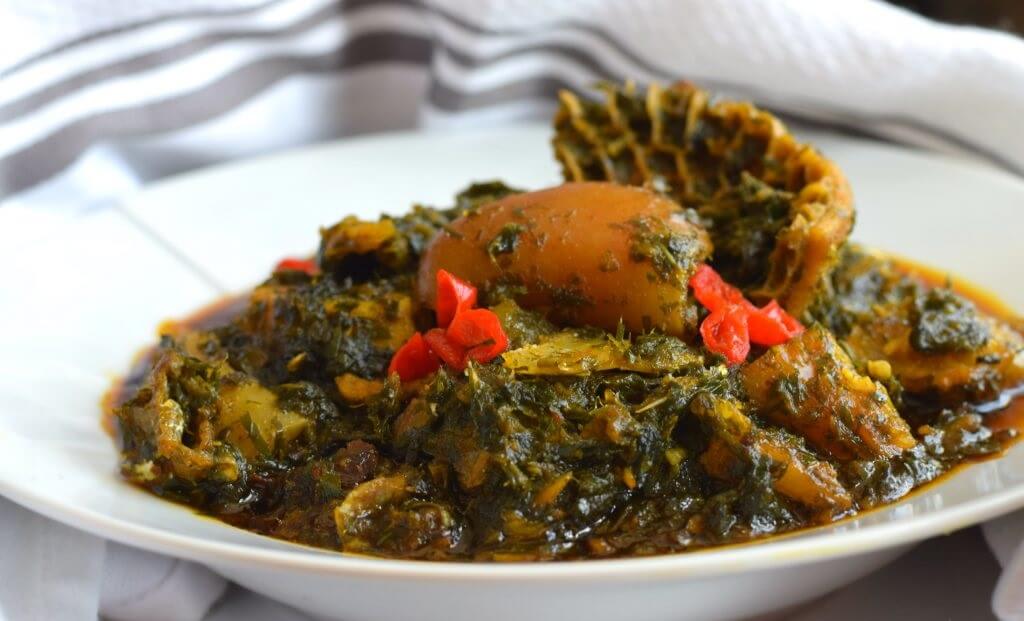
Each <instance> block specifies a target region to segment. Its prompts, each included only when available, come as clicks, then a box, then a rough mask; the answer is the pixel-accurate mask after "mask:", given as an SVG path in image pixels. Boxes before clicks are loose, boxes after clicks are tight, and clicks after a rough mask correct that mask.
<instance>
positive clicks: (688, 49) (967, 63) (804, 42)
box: [0, 0, 1024, 620]
mask: <svg viewBox="0 0 1024 621" xmlns="http://www.w3.org/2000/svg"><path fill="white" fill-rule="evenodd" d="M86 5H87V6H86ZM140 7H141V8H140ZM100 17H102V19H100ZM367 41H373V42H374V43H373V45H371V44H369V43H367ZM608 77H610V78H623V77H632V78H636V79H637V80H639V81H647V80H652V79H659V80H667V79H674V78H677V77H685V78H688V79H691V80H693V81H695V82H698V83H700V84H703V85H705V86H707V87H709V88H711V89H713V90H717V91H721V92H725V93H729V94H733V95H737V96H742V97H752V98H754V99H755V100H757V101H758V102H760V103H762V104H765V105H767V106H769V107H773V108H774V109H777V110H781V111H784V112H788V113H790V114H791V115H795V116H798V117H803V118H810V119H817V120H823V121H826V122H830V123H834V124H838V125H840V126H842V127H845V128H847V129H851V130H853V131H857V132H861V133H866V134H872V135H877V136H884V137H887V138H889V139H892V140H897V141H904V142H908V143H912V144H916V145H919V146H923V147H927V148H932V149H938V150H943V151H953V152H958V153H968V154H971V155H974V156H976V157H981V158H984V159H986V160H987V161H989V162H991V163H993V164H994V165H998V166H1001V167H1004V168H1006V169H1009V170H1011V171H1015V172H1018V173H1020V172H1021V171H1024V129H1022V126H1021V125H1020V124H1019V116H1020V111H1021V110H1024V42H1022V41H1021V40H1019V39H1017V38H1015V37H1012V36H1009V35H1004V34H999V33H994V32H989V31H982V30H978V29H972V28H958V27H951V26H945V25H940V24H937V23H934V22H930V21H927V20H924V19H922V18H919V17H916V16H914V15H912V14H910V13H907V12H904V11H902V10H900V9H896V8H893V7H891V6H888V5H885V4H882V3H879V2H873V1H868V0H849V1H847V2H842V3H838V2H836V3H833V2H819V1H816V0H774V1H771V2H761V1H757V0H723V1H720V2H706V1H704V0H561V1H553V0H552V1H550V2H538V1H536V0H424V1H423V2H414V1H411V0H409V1H396V2H389V3H366V2H359V3H345V4H339V3H337V2H336V1H335V0H270V1H263V0H260V1H257V0H251V1H250V0H207V1H202V0H190V1H189V2H187V3H174V2H167V1H166V0H159V1H154V0H148V1H147V2H125V1H123V0H93V1H92V2H90V3H85V4H83V3H79V2H76V1H75V0H8V1H7V2H5V3H0V201H2V202H0V222H2V221H3V218H4V217H5V214H4V210H5V208H12V209H13V211H12V212H11V213H18V212H20V213H25V211H29V212H36V213H46V214H47V216H46V217H47V218H60V217H64V216H65V215H68V214H73V213H76V212H78V211H80V210H82V209H85V208H93V207H94V206H96V205H99V204H101V203H103V202H104V201H110V200H112V199H113V200H116V198H117V196H119V195H120V194H121V193H123V192H125V191H127V190H130V189H132V188H133V187H136V186H137V185H139V184H142V183H145V182H148V181H150V180H153V179H157V178H160V177H163V176H165V175H168V174H172V173H175V172H179V171H183V170H187V169H190V168H195V167H198V166H202V165H207V164H210V163H213V162H216V161H222V160H226V159H233V158H237V157H242V156H245V155H250V154H256V153H261V152H265V151H270V150H275V149H279V148H282V147H286V146H291V145H295V144H302V143H306V142H312V141H317V140H323V139H328V138H333V137H338V136H343V135H351V134H354V133H361V132H366V131H378V130H384V129H397V128H406V127H414V126H417V125H419V126H428V127H435V128H448V127H452V128H462V127H472V126H481V125H490V124H496V123H502V122H506V121H510V120H517V119H521V118H525V117H542V116H544V115H546V114H547V113H548V112H549V111H550V109H551V107H552V103H551V102H552V97H551V95H552V94H553V92H554V90H555V89H556V88H558V87H560V86H571V87H574V88H585V87H586V86H588V85H589V84H590V83H592V82H593V81H594V80H596V79H600V78H608ZM499 172H500V171H499ZM41 234H44V233H41ZM0 412H2V403H0ZM0 417H2V413H0ZM984 530H985V536H986V538H987V540H988V542H989V545H990V546H991V547H992V549H993V550H994V551H995V553H996V555H997V556H998V558H999V559H1000V562H1002V563H1003V565H1004V566H1005V570H1004V572H1003V576H1002V579H1001V581H1000V583H999V586H998V588H997V589H996V591H995V595H994V600H993V609H994V611H995V612H996V613H997V614H998V615H999V616H1000V617H1001V618H1003V619H1024V552H1021V551H1020V550H1019V544H1020V542H1021V541H1022V538H1024V513H1019V514H1014V515H1012V516H1008V517H1006V518H1002V519H1000V520H996V521H994V522H992V523H990V524H987V525H985V527H984ZM925 558H930V557H925ZM880 582H882V583H884V582H885V581H884V580H883V581H880ZM872 584H874V586H872V587H871V588H872V589H875V590H876V591H875V592H876V593H877V592H878V591H877V589H883V588H884V584H875V583H872ZM861 588H867V587H861ZM224 590H225V581H224V580H223V579H222V578H220V577H219V576H217V575H215V574H213V573H212V572H210V571H209V570H207V569H205V568H203V567H200V566H197V565H194V564H191V563H185V562H180V561H176V560H172V559H168V558H166V557H161V556H158V555H153V554H149V553H146V552H139V551H135V550H130V549H127V548H124V547H122V546H118V545H116V544H111V543H104V542H103V541H101V540H99V539H96V538H94V537H91V536H88V535H84V534H81V533H78V532H76V531H74V530H72V529H69V528H67V527H64V526H62V525H59V524H57V523H55V522H51V521H49V520H46V519H44V518H41V517H39V516H36V515H34V514H32V513H30V512H28V511H26V510H24V509H21V508H19V507H17V506H15V505H13V504H12V503H10V502H8V501H5V500H2V499H0V619H12V620H14V619H86V618H95V617H96V616H97V614H98V613H100V614H102V615H103V616H105V617H107V618H111V619H117V620H119V619H154V620H159V619H182V620H189V619H202V618H204V616H205V617H206V618H215V619H227V618H254V619H258V618H267V619H270V618H273V619H279V618H287V616H288V615H292V616H294V618H301V616H299V615H297V614H296V613H293V612H291V611H289V610H288V609H285V608H283V607H274V606H273V605H271V604H269V603H268V602H267V601H266V600H264V599H261V598H259V597H258V596H256V595H254V594H248V593H245V592H244V591H242V590H240V589H238V588H237V587H232V588H231V589H230V590H229V591H228V596H227V599H226V600H223V601H221V603H219V604H217V605H216V607H213V606H214V602H215V601H216V600H217V599H218V598H219V597H221V595H222V594H223V593H224ZM883 596H884V595H883ZM211 607H213V608H211ZM261 611H262V614H263V616H259V615H260V614H261ZM804 614H805V616H804V617H801V618H812V617H806V613H804ZM980 614H981V613H980V611H979V615H980ZM250 615H256V616H250Z"/></svg>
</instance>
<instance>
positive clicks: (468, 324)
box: [448, 308, 508, 362]
mask: <svg viewBox="0 0 1024 621" xmlns="http://www.w3.org/2000/svg"><path fill="white" fill-rule="evenodd" d="M448 338H449V339H450V340H451V341H454V342H455V343H457V344H459V345H461V346H463V347H465V348H466V355H467V356H468V357H469V358H471V359H473V360H475V361H477V362H488V361H490V360H493V359H494V358H495V357H496V356H498V355H500V354H501V353H502V352H503V351H505V350H506V349H507V348H508V336H507V335H506V334H505V330H504V329H502V327H501V320H500V319H498V316H497V315H495V314H494V312H493V311H490V310H488V309H486V308H476V309H472V310H467V311H462V312H461V313H459V314H457V315H455V319H454V320H452V323H451V325H449V326H448Z"/></svg>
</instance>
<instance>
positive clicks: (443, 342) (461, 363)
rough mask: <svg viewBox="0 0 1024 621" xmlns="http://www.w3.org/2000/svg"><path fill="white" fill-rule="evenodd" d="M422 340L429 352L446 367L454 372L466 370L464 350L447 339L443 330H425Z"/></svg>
mask: <svg viewBox="0 0 1024 621" xmlns="http://www.w3.org/2000/svg"><path fill="white" fill-rule="evenodd" d="M423 338H424V340H426V342H427V345H429V346H430V349H431V351H433V352H434V353H435V354H436V355H437V357H438V358H440V359H441V360H442V361H443V362H444V363H445V364H446V365H448V366H449V367H451V368H453V369H455V370H456V371H462V370H463V369H465V368H466V348H465V347H463V346H462V345H459V344H458V343H456V342H454V341H453V340H452V339H451V338H449V337H448V335H447V334H445V331H444V330H442V329H441V328H434V329H432V330H427V334H426V335H425V336H424V337H423Z"/></svg>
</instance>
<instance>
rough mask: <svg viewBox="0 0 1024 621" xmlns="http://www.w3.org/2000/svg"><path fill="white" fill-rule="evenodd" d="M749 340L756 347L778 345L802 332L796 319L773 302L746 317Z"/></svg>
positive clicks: (802, 329) (801, 327)
mask: <svg viewBox="0 0 1024 621" xmlns="http://www.w3.org/2000/svg"><path fill="white" fill-rule="evenodd" d="M747 325H748V327H749V331H750V340H751V341H752V342H754V343H757V344H758V345H766V346H769V347H770V346H772V345H780V344H782V343H785V342H786V341H788V340H789V339H791V338H793V337H794V336H796V335H798V334H800V333H801V332H803V331H804V326H803V324H801V323H800V322H799V321H797V319H796V317H794V316H792V315H790V314H789V313H787V312H786V310H785V309H784V308H782V307H781V306H779V303H778V302H776V301H775V300H772V301H771V302H768V303H767V304H765V305H764V306H762V307H761V308H757V309H754V310H753V311H751V312H750V313H749V314H748V315H747Z"/></svg>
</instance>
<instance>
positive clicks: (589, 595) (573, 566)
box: [0, 126, 1024, 621]
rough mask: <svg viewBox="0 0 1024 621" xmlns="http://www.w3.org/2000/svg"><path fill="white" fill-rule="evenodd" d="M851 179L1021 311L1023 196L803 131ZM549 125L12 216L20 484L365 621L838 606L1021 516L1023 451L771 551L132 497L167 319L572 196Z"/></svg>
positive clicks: (955, 166)
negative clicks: (137, 420) (138, 423)
mask: <svg viewBox="0 0 1024 621" xmlns="http://www.w3.org/2000/svg"><path fill="white" fill-rule="evenodd" d="M803 135H804V136H805V137H806V138H808V139H810V140H812V141H814V142H816V143H817V144H818V145H819V146H820V147H821V148H822V149H823V150H824V151H825V152H826V154H828V155H829V156H831V157H832V158H834V159H835V160H836V161H838V162H839V164H840V165H841V166H842V167H843V168H844V169H845V170H846V172H847V173H848V175H849V177H850V179H851V181H852V183H853V187H854V189H855V193H856V196H857V204H858V208H859V215H858V222H857V229H856V232H855V238H857V239H859V240H861V241H863V242H867V243H870V244H874V245H877V246H879V247H882V248H886V249H889V250H895V251H898V252H899V253H900V254H903V255H905V256H908V257H913V258H915V259H918V260H921V261H923V262H926V263H931V264H933V265H937V266H944V267H948V268H950V269H951V270H952V271H953V272H954V273H955V274H957V275H962V276H965V277H968V278H970V279H971V280H973V281H975V282H977V283H978V284H981V285H984V286H987V287H989V288H991V289H993V290H996V291H999V292H1000V293H1001V294H1002V296H1003V297H1004V299H1006V300H1007V301H1008V302H1010V303H1011V304H1012V305H1013V306H1014V307H1016V308H1017V309H1021V308H1024V288H1022V287H1020V286H1019V282H1020V281H1019V274H1018V273H1017V271H1018V266H1020V265H1022V264H1024V261H1022V259H1024V249H1022V248H1021V246H1020V244H1019V241H1018V240H1019V235H1020V231H1021V230H1022V229H1024V209H1022V208H1021V206H1022V205H1024V184H1022V183H1021V182H1019V181H1017V180H1015V179H1013V178H1011V177H1009V176H1008V175H1005V174H1001V173H999V172H996V171H993V170H990V169H987V168H983V167H981V166H979V165H976V164H971V163H969V162H965V161H958V160H952V159H948V158H939V157H935V156H927V155H923V154H919V153H912V152H908V151H904V150H900V149H897V148H894V147H889V146H883V145H878V144H874V143H867V142H862V141H857V140H851V139H849V138H842V137H837V136H833V135H828V134H821V133H811V132H806V133H804V134H803ZM548 138H549V134H548V130H547V129H546V128H544V127H541V126H521V127H506V128H502V129H497V130H489V131H484V132H479V133H471V134H455V135H453V134H445V135H432V134H399V135H391V136H385V137H377V138H369V139H363V140H353V141H347V142H343V143H338V144H332V145H326V146H322V147H317V148H313V149H307V150H302V151H297V152H293V153H288V154H284V155H280V156H274V157H270V158H265V159H259V160H254V161H249V162H244V163H240V164H233V165H230V166H226V167H221V168H215V169H211V170H207V171H204V172H200V173H197V174H192V175H187V176H184V177H181V178H178V179H175V180H172V181H168V182H166V183H161V184H158V185H156V186H153V187H151V188H149V189H147V190H145V191H143V192H141V193H139V194H138V195H136V196H134V197H132V198H130V199H129V200H127V201H125V202H124V203H123V204H121V205H117V206H112V207H109V208H106V209H98V210H93V211H90V212H86V213H84V214H81V215H80V216H79V217H77V218H75V219H74V220H73V221H71V222H63V221H62V220H61V219H56V220H57V223H54V224H49V223H47V224H48V225H47V226H42V224H41V223H40V222H36V221H33V220H22V219H21V218H15V217H13V216H12V214H13V212H12V214H7V213H3V212H0V231H2V236H0V264H2V265H4V266H5V268H4V275H3V279H2V285H0V325H3V326H4V329H3V331H2V332H0V493H3V494H4V495H5V496H8V497H10V498H12V499H14V500H15V501H17V502H20V503H22V504H24V505H26V506H28V507H30V508H32V509H34V510H36V511H39V512H41V513H44V514H46V515H48V516H50V517H52V518H54V519H57V520H61V521H63V522H66V523H68V524H71V525H73V526H76V527H78V528H81V529H84V530H87V531H90V532H93V533H96V534H99V535H101V536H103V537H107V538H110V539H114V540H117V541H121V542H124V543H127V544H131V545H135V546H139V547H142V548H147V549H150V550H156V551H159V552H164V553H167V554H172V555H175V556H180V557H184V558H189V559H193V560H197V561H200V562H203V563H206V564H208V565H210V566H211V567H213V568H214V569H215V570H217V571H219V572H221V573H222V574H224V575H225V576H227V577H229V578H231V579H233V580H236V581H238V582H240V583H241V584H243V585H245V586H248V587H251V588H253V589H255V590H257V591H260V592H262V593H265V594H267V595H269V596H271V597H275V598H279V599H281V600H283V601H285V602H287V603H289V604H292V605H294V606H297V607H298V608H301V609H304V610H307V611H310V612H312V613H315V614H319V615H324V616H327V617H336V618H344V619H348V620H350V621H359V620H364V619H367V620H368V619H421V620H424V621H428V620H434V619H437V620H441V619H443V620H445V621H458V620H462V619H466V620H470V619H472V620H474V621H476V620H478V619H480V618H486V619H488V620H489V621H498V620H500V619H531V620H536V621H540V620H544V619H574V618H580V619H588V620H592V621H599V620H603V619H630V620H631V621H641V620H647V619H650V620H656V619H684V618H685V619H717V618H735V617H740V616H746V615H752V614H763V613H768V612H770V611H773V610H778V609H781V608H784V607H787V606H792V605H795V604H797V603H799V602H802V601H806V600H809V599H811V598H814V597H817V596H819V595H821V594H823V593H825V592H827V591H828V590H830V589H833V588H835V587H837V586H840V585H842V584H844V583H846V582H849V581H851V580H854V579H855V578H857V577H858V576H861V575H863V574H864V573H866V572H869V571H871V570H872V569H874V568H876V567H878V566H880V565H882V564H883V563H885V562H887V561H889V560H890V559H892V558H894V557H895V556H896V555H897V554H899V553H900V552H901V551H903V550H904V549H906V548H907V547H908V546H910V545H911V544H913V543H914V542H916V541H919V540H921V539H924V538H926V537H931V536H936V535H941V534H944V533H949V532H952V531H954V530H956V529H959V528H962V527H964V526H967V525H969V524H973V523H976V522H979V521H982V520H985V519H988V518H991V517H993V516H996V515H999V514H1001V513H1005V512H1007V511H1010V510H1012V509H1015V508H1017V507H1020V506H1024V445H1022V446H1018V447H1017V448H1014V449H1012V450H1010V451H1009V452H1008V454H1007V455H1005V456H1004V457H1002V458H1000V459H998V460H992V461H988V462H984V463H981V464H977V465H973V466H970V467H967V468H965V469H963V470H961V471H959V472H958V473H956V474H955V475H954V476H952V477H949V478H947V479H944V480H942V481H941V482H940V483H938V484H935V485H932V486H930V487H927V488H925V489H924V490H923V491H921V492H919V493H916V494H914V495H912V496H911V497H910V498H908V499H906V500H904V501H903V502H900V503H897V504H894V505H891V506H888V507H885V508H883V509H881V510H877V511H873V512H869V513H867V514H865V515H862V516H860V517H858V518H857V519H855V520H849V521H845V522H842V523H839V524H835V525H833V526H829V527H825V528H821V529H817V530H814V531H808V532H805V533H802V534H800V535H797V536H792V537H787V538H784V539H779V540H775V541H769V542H766V543H759V544H753V545H744V546H736V547H730V548H724V549H719V550H709V551H704V552H694V553H689V554H681V555H671V556H660V557H653V558H645V559H624V560H611V561H586V562H566V563H555V564H509V565H498V564H491V565H484V564H436V563H424V562H406V561H391V560H382V559H371V558H357V557H352V556H343V555H340V554H334V553H329V552H325V551H319V550H313V549H309V548H303V547H300V546H295V545H291V544H288V543H284V542H280V541H276V540H273V539H268V538H264V537H260V536H257V535H253V534H250V533H247V532H245V531H241V530H237V529H234V528H231V527H229V526H226V525H223V524H221V523H219V522H216V521H214V520H210V519H206V518H203V517H199V516H197V515H195V514H194V513H192V512H191V511H190V510H188V509H187V508H185V507H180V506H176V505H173V504H170V503H167V502H165V501H162V500H160V499H158V498H155V497H153V496H150V495H149V494H147V493H145V492H142V491H140V490H138V489H136V488H133V487H131V486H129V485H127V484H125V483H124V482H123V481H122V480H121V479H120V478H119V476H118V474H117V469H116V465H117V454H116V450H115V447H114V443H113V442H112V440H111V439H110V438H109V437H107V436H106V435H105V434H104V432H103V431H102V430H101V428H100V425H99V405H98V404H99V401H100V398H101V395H102V394H103V392H104V391H105V390H106V389H107V387H108V385H109V383H110V381H111V379H112V378H113V377H114V376H115V375H116V374H119V373H122V372H123V371H124V370H125V369H126V368H127V366H128V364H129V362H130V360H131V358H132V355H133V353H134V352H135V351H137V350H138V349H139V348H140V347H141V346H144V345H146V344H148V343H150V342H152V340H153V337H154V328H155V326H156V325H157V323H158V322H159V321H160V320H162V319H165V318H168V317H173V316H180V315H183V314H185V313H187V312H188V311H190V310H192V309H195V308H196V307H198V306H200V305H202V304H203V303H205V302H208V301H210V300H212V299H213V298H215V297H216V296H217V295H218V294H220V293H224V292H229V291H240V290H243V289H244V288H246V287H247V286H250V285H251V284H253V283H255V282H258V281H259V280H260V279H262V278H263V277H264V276H265V275H266V274H267V272H268V270H269V268H270V267H271V266H272V265H273V263H274V262H275V260H277V259H278V258H280V257H281V256H283V255H287V254H294V253H299V252H306V251H309V250H311V249H312V248H313V246H314V245H315V243H316V230H317V227H318V226H320V225H323V224H327V223H330V222H333V221H335V220H337V219H339V218H341V217H342V216H344V215H346V214H350V213H351V214H357V215H360V216H364V217H373V216H375V215H376V214H377V213H378V212H379V211H381V210H383V211H392V212H401V211H404V210H405V209H406V208H407V207H408V206H409V205H410V204H411V203H412V202H414V201H421V202H428V203H434V204H445V203H446V202H447V201H448V200H449V199H450V197H451V196H452V194H453V193H454V192H455V191H457V190H458V189H460V188H462V187H463V186H465V185H466V184H467V183H468V182H469V181H471V180H483V179H490V178H495V177H501V178H504V179H506V180H507V181H508V182H510V183H513V184H516V185H520V186H524V187H533V188H536V187H540V186H543V185H548V184H552V183H556V182H557V181H558V173H557V167H556V166H555V164H554V162H553V160H552V157H551V155H550V154H549V152H548V146H547V145H548Z"/></svg>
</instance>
